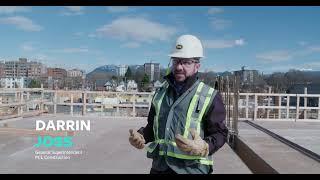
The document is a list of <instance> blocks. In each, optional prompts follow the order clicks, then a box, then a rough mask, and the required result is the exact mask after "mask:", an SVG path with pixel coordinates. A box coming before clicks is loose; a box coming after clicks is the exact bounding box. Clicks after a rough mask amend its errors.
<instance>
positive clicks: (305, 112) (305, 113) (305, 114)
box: [303, 87, 308, 119]
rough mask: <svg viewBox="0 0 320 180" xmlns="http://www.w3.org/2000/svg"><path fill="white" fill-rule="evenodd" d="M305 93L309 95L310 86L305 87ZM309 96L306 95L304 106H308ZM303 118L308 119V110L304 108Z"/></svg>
mask: <svg viewBox="0 0 320 180" xmlns="http://www.w3.org/2000/svg"><path fill="white" fill-rule="evenodd" d="M304 94H305V95H307V94H308V88H306V87H305V88H304ZM307 100H308V98H307V97H304V107H305V108H306V107H307V103H308V101H307ZM303 119H307V110H306V109H304V110H303Z"/></svg>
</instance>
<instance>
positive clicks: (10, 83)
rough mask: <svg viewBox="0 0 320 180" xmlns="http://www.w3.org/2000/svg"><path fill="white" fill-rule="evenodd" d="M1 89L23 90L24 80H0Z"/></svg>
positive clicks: (7, 78)
mask: <svg viewBox="0 0 320 180" xmlns="http://www.w3.org/2000/svg"><path fill="white" fill-rule="evenodd" d="M0 84H1V88H25V84H26V82H25V78H24V77H19V78H13V77H6V78H1V79H0Z"/></svg>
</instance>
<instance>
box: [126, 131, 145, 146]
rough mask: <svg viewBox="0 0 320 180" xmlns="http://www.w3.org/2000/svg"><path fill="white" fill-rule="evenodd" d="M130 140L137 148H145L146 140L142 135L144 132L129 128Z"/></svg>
mask: <svg viewBox="0 0 320 180" xmlns="http://www.w3.org/2000/svg"><path fill="white" fill-rule="evenodd" d="M129 133H130V136H129V142H130V144H131V145H132V146H134V147H136V148H137V149H142V148H144V143H145V142H146V141H145V140H144V138H143V136H142V134H140V133H138V132H137V131H134V130H133V129H129Z"/></svg>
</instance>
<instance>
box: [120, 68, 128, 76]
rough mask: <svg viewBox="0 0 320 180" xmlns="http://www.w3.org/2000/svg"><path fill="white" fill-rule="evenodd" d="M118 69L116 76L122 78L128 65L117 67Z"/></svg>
mask: <svg viewBox="0 0 320 180" xmlns="http://www.w3.org/2000/svg"><path fill="white" fill-rule="evenodd" d="M118 68H119V70H118V72H119V74H118V75H119V76H124V75H125V74H126V72H127V69H128V65H119V66H118Z"/></svg>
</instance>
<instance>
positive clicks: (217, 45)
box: [203, 38, 245, 49]
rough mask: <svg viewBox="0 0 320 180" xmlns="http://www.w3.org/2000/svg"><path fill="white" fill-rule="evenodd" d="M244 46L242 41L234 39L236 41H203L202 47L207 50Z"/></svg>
mask: <svg viewBox="0 0 320 180" xmlns="http://www.w3.org/2000/svg"><path fill="white" fill-rule="evenodd" d="M244 44H245V41H244V39H242V38H240V39H236V40H204V41H203V45H204V47H205V48H208V49H224V48H232V47H235V46H243V45H244Z"/></svg>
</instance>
